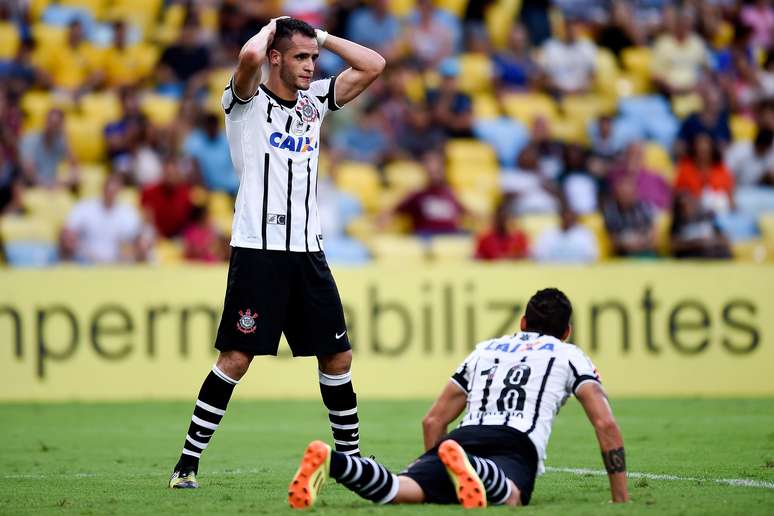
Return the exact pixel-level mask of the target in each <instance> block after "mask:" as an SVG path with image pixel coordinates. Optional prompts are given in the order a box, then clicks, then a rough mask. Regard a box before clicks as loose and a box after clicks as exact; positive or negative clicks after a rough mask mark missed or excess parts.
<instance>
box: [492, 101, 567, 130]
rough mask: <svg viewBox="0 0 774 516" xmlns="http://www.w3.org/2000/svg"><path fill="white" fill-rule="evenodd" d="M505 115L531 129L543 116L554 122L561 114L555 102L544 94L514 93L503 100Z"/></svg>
mask: <svg viewBox="0 0 774 516" xmlns="http://www.w3.org/2000/svg"><path fill="white" fill-rule="evenodd" d="M503 109H505V113H506V114H507V115H508V116H509V117H511V118H515V119H516V120H518V121H519V122H521V123H522V124H524V125H526V126H527V127H530V126H531V125H532V122H533V121H534V120H535V118H537V117H539V116H542V117H545V118H547V119H548V120H549V122H554V121H556V120H557V119H558V118H559V113H558V110H557V107H556V103H555V102H554V100H553V99H552V98H551V97H549V96H548V95H545V94H543V93H514V94H510V95H506V96H505V97H504V98H503Z"/></svg>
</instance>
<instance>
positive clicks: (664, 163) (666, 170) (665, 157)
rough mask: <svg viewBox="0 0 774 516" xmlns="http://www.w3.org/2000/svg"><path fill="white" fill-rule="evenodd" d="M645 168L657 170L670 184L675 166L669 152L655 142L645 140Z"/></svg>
mask: <svg viewBox="0 0 774 516" xmlns="http://www.w3.org/2000/svg"><path fill="white" fill-rule="evenodd" d="M643 150H644V153H645V156H644V161H645V168H647V169H648V170H652V171H653V172H657V173H658V174H660V175H661V176H663V177H664V179H666V180H667V182H669V184H672V182H673V181H674V177H675V167H674V163H673V162H672V158H671V157H670V156H669V152H667V150H666V149H665V148H664V147H662V146H661V145H659V144H658V143H656V142H647V143H646V144H645V147H644V149H643Z"/></svg>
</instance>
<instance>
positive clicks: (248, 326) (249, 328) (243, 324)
mask: <svg viewBox="0 0 774 516" xmlns="http://www.w3.org/2000/svg"><path fill="white" fill-rule="evenodd" d="M256 319H258V314H254V313H252V311H251V310H250V309H249V308H248V309H247V310H245V311H244V312H243V311H242V310H240V311H239V321H238V322H237V330H239V331H241V332H242V333H253V332H254V331H255V328H256V326H255V324H256V323H255V320H256Z"/></svg>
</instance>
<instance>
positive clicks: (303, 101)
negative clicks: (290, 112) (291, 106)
mask: <svg viewBox="0 0 774 516" xmlns="http://www.w3.org/2000/svg"><path fill="white" fill-rule="evenodd" d="M296 113H297V114H298V117H299V118H300V119H301V120H303V121H304V122H305V123H308V124H310V123H312V122H315V121H316V120H317V119H318V118H319V117H320V113H319V112H318V111H317V108H316V107H314V105H313V104H312V103H311V102H310V101H309V97H305V96H301V97H300V98H299V99H298V103H296Z"/></svg>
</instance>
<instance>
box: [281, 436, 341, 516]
mask: <svg viewBox="0 0 774 516" xmlns="http://www.w3.org/2000/svg"><path fill="white" fill-rule="evenodd" d="M330 468H331V447H330V446H328V445H327V444H325V443H324V442H322V441H312V442H311V443H309V446H307V447H306V450H305V451H304V456H303V458H302V459H301V465H300V466H299V467H298V471H296V474H295V476H293V480H291V482H290V485H289V486H288V503H289V504H290V506H291V507H292V508H294V509H306V508H308V507H311V506H313V505H314V502H315V501H316V500H317V495H318V494H320V490H321V489H322V487H323V485H324V484H325V481H326V480H327V479H328V473H329V471H330Z"/></svg>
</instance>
